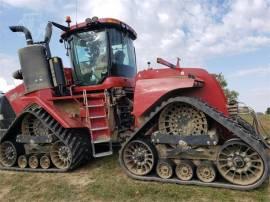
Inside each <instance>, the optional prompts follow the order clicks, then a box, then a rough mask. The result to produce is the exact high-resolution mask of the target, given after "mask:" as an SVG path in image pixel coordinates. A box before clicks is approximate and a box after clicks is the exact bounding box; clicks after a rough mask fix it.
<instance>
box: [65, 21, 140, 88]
mask: <svg viewBox="0 0 270 202" xmlns="http://www.w3.org/2000/svg"><path fill="white" fill-rule="evenodd" d="M62 39H63V40H64V42H65V43H66V47H67V48H68V51H69V53H70V57H71V62H72V66H73V68H74V71H73V76H74V81H75V84H76V85H78V86H89V85H97V84H101V83H103V81H104V80H105V79H106V78H108V77H124V78H134V77H135V75H136V72H137V69H136V57H135V48H134V46H133V40H135V39H136V33H135V31H134V30H133V29H132V28H131V27H129V26H128V25H126V24H125V23H123V22H121V21H118V20H115V19H108V18H103V19H98V18H92V19H89V18H88V19H86V21H85V22H84V23H81V24H78V25H75V26H71V27H69V29H68V30H67V31H65V32H64V33H63V35H62Z"/></svg>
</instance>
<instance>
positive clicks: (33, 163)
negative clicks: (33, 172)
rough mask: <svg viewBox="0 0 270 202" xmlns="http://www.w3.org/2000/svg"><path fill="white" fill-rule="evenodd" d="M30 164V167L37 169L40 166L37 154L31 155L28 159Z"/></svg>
mask: <svg viewBox="0 0 270 202" xmlns="http://www.w3.org/2000/svg"><path fill="white" fill-rule="evenodd" d="M28 164H29V167H30V168H33V169H36V168H38V165H39V161H38V157H37V155H31V156H30V157H29V159H28Z"/></svg>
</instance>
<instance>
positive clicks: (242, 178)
mask: <svg viewBox="0 0 270 202" xmlns="http://www.w3.org/2000/svg"><path fill="white" fill-rule="evenodd" d="M217 168H218V170H219V172H220V174H221V175H222V176H223V177H224V178H225V179H226V180H227V181H229V182H231V183H233V184H237V185H242V186H246V185H250V184H254V183H256V182H257V181H258V180H259V179H260V178H261V177H262V176H263V174H264V172H265V165H264V161H263V159H262V157H261V156H260V154H259V153H258V152H257V151H255V150H254V149H253V148H251V147H250V146H249V145H247V144H245V143H243V142H242V141H240V140H229V141H227V142H226V143H225V144H224V145H223V146H222V147H221V149H220V151H219V154H218V158H217Z"/></svg>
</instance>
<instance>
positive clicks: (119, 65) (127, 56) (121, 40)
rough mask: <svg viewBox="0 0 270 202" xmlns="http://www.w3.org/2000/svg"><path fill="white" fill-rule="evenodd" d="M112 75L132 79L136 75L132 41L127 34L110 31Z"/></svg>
mask: <svg viewBox="0 0 270 202" xmlns="http://www.w3.org/2000/svg"><path fill="white" fill-rule="evenodd" d="M110 42H111V53H112V55H111V58H112V75H115V76H123V77H133V76H134V75H135V74H136V62H135V52H134V46H133V41H132V39H131V38H130V37H129V35H128V34H127V33H123V32H120V31H118V30H116V29H111V30H110Z"/></svg>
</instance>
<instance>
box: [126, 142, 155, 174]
mask: <svg viewBox="0 0 270 202" xmlns="http://www.w3.org/2000/svg"><path fill="white" fill-rule="evenodd" d="M156 156H157V155H156V150H155V148H154V146H153V145H152V144H151V143H150V142H148V141H147V140H142V139H135V140H132V141H131V142H129V143H128V144H127V145H126V146H125V147H124V148H123V163H124V165H125V167H126V168H127V169H128V171H129V172H131V173H132V174H134V175H139V176H143V175H147V174H148V173H150V172H151V171H152V170H153V168H154V166H155V164H156V159H157V158H156Z"/></svg>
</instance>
